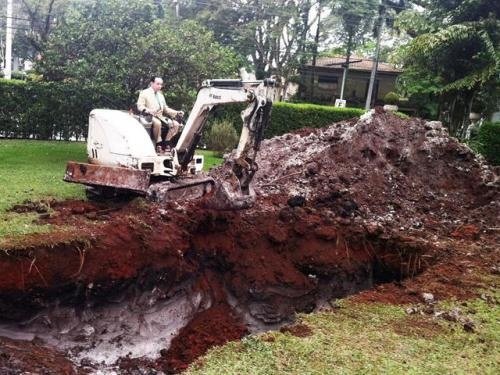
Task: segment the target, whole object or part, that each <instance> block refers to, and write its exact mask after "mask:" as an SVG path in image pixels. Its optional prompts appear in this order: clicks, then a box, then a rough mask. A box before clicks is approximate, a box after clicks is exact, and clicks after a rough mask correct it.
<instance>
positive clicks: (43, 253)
mask: <svg viewBox="0 0 500 375" xmlns="http://www.w3.org/2000/svg"><path fill="white" fill-rule="evenodd" d="M258 163H259V165H260V170H259V171H258V173H257V175H256V178H255V188H256V191H257V192H258V194H259V195H258V200H257V202H256V205H255V206H254V207H253V208H251V209H248V210H245V211H239V212H223V211H214V210H210V209H207V208H205V207H206V205H205V204H206V203H207V202H203V201H200V202H194V203H191V204H186V205H183V206H181V205H178V204H176V203H172V204H168V205H158V204H148V203H146V202H144V201H143V200H141V199H137V200H135V201H133V202H130V203H123V202H122V203H108V204H100V205H97V204H92V203H85V202H74V201H73V202H71V201H68V202H63V203H61V204H58V205H55V206H53V207H54V208H55V212H53V213H51V214H49V215H47V213H43V214H42V215H43V216H42V218H41V220H43V221H44V222H49V223H52V224H53V225H55V226H58V225H71V226H72V227H73V228H76V229H75V230H74V232H72V233H68V232H64V231H60V232H56V233H52V234H48V235H47V234H42V235H37V236H33V237H30V238H27V239H25V242H24V244H22V243H21V244H19V243H17V244H16V246H12V248H8V249H5V250H7V251H4V252H0V316H1V318H2V319H11V320H14V321H17V322H19V321H22V320H25V319H27V318H28V317H29V316H32V315H34V314H38V315H37V316H38V317H40V316H41V317H44V318H43V319H40V320H41V321H47V319H46V317H48V320H49V321H61V319H57V318H56V317H54V316H52V317H51V314H53V313H54V311H56V312H57V311H59V312H60V311H61V306H74V309H75V313H73V314H72V315H71V316H75V320H76V321H75V322H72V323H71V324H70V325H68V326H66V327H65V329H64V332H65V334H64V335H61V333H60V332H61V329H60V327H57V325H56V326H55V328H54V327H48V328H45V336H46V337H47V340H48V341H51V342H55V343H56V344H55V345H56V346H57V347H59V348H63V349H64V350H68V348H69V349H70V350H71V351H72V353H73V354H72V355H73V356H72V359H73V360H74V361H75V363H77V365H79V366H83V364H82V362H81V361H82V360H84V362H83V363H85V365H86V366H88V367H90V368H94V369H99V368H101V369H103V368H106V369H108V370H109V368H110V367H109V366H111V367H113V364H109V363H107V364H105V365H106V366H108V367H103V366H104V365H103V364H100V363H93V362H92V358H91V356H90V358H87V357H85V355H84V354H82V353H92V351H96V350H97V351H99V350H101V351H103V350H108V349H109V348H110V347H111V348H112V347H113V345H117V343H120V351H119V353H126V352H127V350H128V349H127V346H126V345H127V342H128V343H135V344H134V345H135V346H137V341H134V340H128V339H127V337H126V336H127V334H128V335H129V336H131V335H134V334H135V335H141V334H142V333H143V332H147V333H144V337H145V338H147V337H152V336H155V337H158V338H159V339H158V343H159V344H158V345H157V347H155V348H153V349H151V348H149V349H148V350H149V352H147V351H144V352H140V353H141V354H139V352H136V353H137V354H135V356H139V355H141V356H143V358H141V359H137V358H136V357H135V356H134V355H132V356H130V355H129V356H125V355H124V356H123V358H122V360H121V361H119V364H116V366H119V368H120V369H121V370H120V371H121V373H127V371H128V370H127V369H134V368H152V369H157V370H163V371H166V372H172V371H178V370H181V369H182V368H185V366H186V365H187V364H188V363H189V362H191V361H192V360H194V359H195V358H196V357H197V356H198V355H201V354H202V353H204V352H205V351H206V350H207V349H208V348H209V347H210V346H212V345H219V344H222V343H224V342H226V341H227V340H234V339H238V338H239V337H241V336H243V335H244V334H245V333H246V332H247V331H250V332H254V331H258V330H262V329H271V328H277V327H279V324H282V323H283V322H288V321H289V320H290V319H291V318H292V317H293V314H294V313H295V312H296V311H305V312H307V311H313V310H314V309H315V308H325V307H328V306H329V302H330V301H331V299H332V298H337V297H342V296H346V295H350V294H353V293H357V292H360V291H363V290H367V289H369V288H372V287H374V286H376V287H375V288H373V289H371V290H369V291H366V292H363V293H361V294H359V297H358V298H359V299H360V300H365V301H389V302H393V303H401V302H412V301H418V300H419V298H420V295H421V293H422V292H432V293H434V295H435V297H436V298H442V297H446V296H450V295H455V296H464V297H465V296H468V295H471V294H472V293H474V287H476V286H477V285H479V284H478V283H479V281H478V280H477V278H475V276H474V275H475V274H476V272H475V271H477V270H482V272H490V268H491V265H492V264H494V262H495V261H498V249H497V244H498V238H497V234H498V232H497V230H498V212H499V199H498V196H499V187H498V184H499V183H498V178H497V177H496V175H495V173H494V171H493V170H492V169H491V168H490V167H488V166H487V165H485V164H483V163H482V161H481V160H480V159H478V158H477V157H476V155H474V154H473V153H472V152H471V151H470V150H469V149H468V148H467V147H465V146H463V145H461V144H460V143H458V142H457V141H456V140H454V139H453V138H450V137H449V136H448V135H447V133H446V131H445V129H443V128H442V127H441V125H440V124H439V123H435V122H425V121H423V120H419V119H411V120H402V119H400V118H398V117H396V116H394V115H392V114H389V113H384V112H380V111H377V112H376V113H371V114H369V115H367V116H364V118H362V119H360V120H353V121H346V122H342V123H339V124H334V125H332V126H330V127H328V128H325V129H315V130H313V129H305V130H302V131H300V132H297V133H294V134H287V135H284V136H281V137H276V138H273V139H271V140H267V141H265V142H264V143H263V145H262V150H261V153H260V157H259V160H258ZM212 173H213V175H215V176H217V175H218V174H221V173H224V171H223V170H221V169H217V170H214V171H213V172H212ZM495 228H496V229H495ZM491 272H493V271H491ZM408 277H409V279H406V280H404V279H405V278H408ZM387 282H392V283H387ZM381 283H385V284H381ZM379 284H381V285H379ZM377 285H378V286H377ZM131 288H132V289H134V290H137V291H140V293H136V294H132V295H133V297H132V299H133V302H134V303H132V304H129V305H127V306H132V307H133V308H132V310H133V309H137V310H138V312H139V315H138V316H137V319H138V320H139V321H140V324H139V325H127V324H125V323H126V322H123V324H124V325H123V327H122V328H120V326H119V325H116V327H114V328H115V329H116V330H117V332H114V331H113V330H111V329H105V328H104V327H102V319H101V320H100V321H99V320H98V319H99V315H98V314H94V317H93V314H92V313H91V311H92V310H95V309H96V307H97V306H101V307H102V306H106V303H110V301H111V300H113V301H120V300H123V299H124V298H128V297H124V296H129V294H130V290H131ZM180 294H183V295H185V296H187V298H186V299H185V301H186V303H185V304H183V306H185V311H184V312H183V313H184V315H183V317H184V318H185V319H187V320H188V321H190V322H189V323H187V325H186V326H185V327H184V328H180V329H178V330H176V329H174V330H171V331H169V332H171V334H172V335H173V336H174V337H175V338H173V339H172V338H166V337H165V336H166V335H167V334H166V330H165V329H166V328H165V326H166V323H167V321H168V320H169V319H172V317H173V316H175V314H176V313H178V312H175V311H174V313H172V314H171V315H169V314H167V313H165V311H167V310H168V305H169V301H172V300H174V299H175V298H177V297H176V296H179V295H180ZM56 296H57V306H56V307H57V308H54V307H51V306H52V305H53V304H54V303H53V301H54V299H55V297H56ZM160 307H161V308H160ZM104 308H105V307H104ZM127 308H128V307H127ZM163 308H165V309H167V310H163ZM115 310H116V309H115ZM118 310H119V309H118ZM47 311H51V313H47ZM103 314H105V313H103ZM108 315H109V314H108ZM101 316H103V315H101ZM117 316H118V317H119V318H117V319H125V318H124V315H120V314H117ZM127 317H128V319H131V318H130V315H127ZM50 318H52V319H50ZM184 318H183V319H184ZM31 321H33V319H31V320H30V322H31ZM13 324H17V323H13ZM144 327H146V328H147V330H146V331H144ZM213 327H219V328H220V329H217V330H214V329H213ZM0 328H1V327H0ZM10 328H11V329H12V327H10ZM32 328H33V324H31V323H30V324H26V321H25V324H24V325H22V326H21V327H18V326H15V329H17V330H20V331H22V330H24V331H27V332H33V331H30V329H32ZM36 328H37V329H38V331H36V332H41V328H40V327H39V325H37V326H36ZM120 330H121V331H122V332H118V331H120ZM215 331H216V332H215ZM0 332H1V331H0ZM81 332H84V333H85V335H84V336H85V337H83V338H82V337H81V336H82V335H81ZM37 335H38V336H39V334H38V333H37ZM148 335H149V336H148ZM162 335H163V336H162ZM169 335H170V333H169ZM56 336H57V337H56ZM76 338H78V340H80V341H78V343H77V344H75V345H73V346H71V345H69V344H67V343H66V344H64V342H63V341H64V340H66V341H71V340H72V339H76ZM70 339H71V340H70ZM128 345H131V344H128ZM131 352H132V351H131ZM75 353H77V354H78V353H80V354H78V355H76V357H75ZM115 354H116V352H115ZM119 355H121V354H119ZM75 358H78V360H75ZM78 361H80V362H78ZM131 371H132V370H131Z"/></svg>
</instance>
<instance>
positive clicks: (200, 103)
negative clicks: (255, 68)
mask: <svg viewBox="0 0 500 375" xmlns="http://www.w3.org/2000/svg"><path fill="white" fill-rule="evenodd" d="M274 85H275V82H274V80H270V79H267V80H263V81H252V82H245V81H240V80H210V81H205V82H204V83H203V86H202V88H201V89H200V91H199V92H198V96H197V99H196V102H195V104H194V107H193V110H192V111H191V113H190V115H189V118H188V120H187V122H186V125H185V127H184V129H183V131H182V134H181V136H180V138H179V140H178V142H177V145H176V147H175V155H174V170H177V171H179V173H182V171H183V170H185V169H186V166H187V165H188V163H189V162H190V161H191V159H192V157H193V155H194V151H195V149H196V146H197V145H198V143H199V141H200V139H201V134H202V131H203V128H204V126H205V124H206V121H207V118H208V114H209V113H210V111H212V110H213V109H214V108H215V107H216V106H219V105H226V104H231V103H248V105H247V107H246V109H245V110H244V111H243V112H242V114H241V118H242V121H243V127H242V131H241V134H240V139H239V142H238V146H237V148H236V150H234V151H233V152H232V153H231V154H230V156H229V158H228V159H227V160H226V161H225V168H224V171H223V173H222V175H219V176H218V178H217V179H216V181H215V184H216V191H215V194H214V197H215V199H214V200H213V203H214V204H213V206H214V207H215V208H218V209H240V208H246V207H249V206H250V205H252V204H253V201H254V193H253V190H252V189H251V185H250V183H251V181H252V179H253V176H254V174H255V172H256V171H257V169H258V166H257V163H256V162H255V158H256V156H257V152H258V151H259V148H260V143H261V141H262V138H263V134H264V130H265V129H266V127H267V125H268V123H269V118H270V114H271V107H272V93H273V91H272V90H271V89H272V88H273V87H274Z"/></svg>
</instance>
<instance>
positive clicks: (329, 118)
mask: <svg viewBox="0 0 500 375" xmlns="http://www.w3.org/2000/svg"><path fill="white" fill-rule="evenodd" d="M243 109H244V106H241V105H237V106H235V105H232V106H227V107H221V108H219V109H217V110H216V112H215V116H214V117H215V119H214V120H213V121H217V119H224V120H226V121H229V122H230V123H232V124H233V125H234V127H235V129H236V131H237V132H238V133H239V132H240V130H241V126H242V122H241V117H240V112H241V111H242V110H243ZM363 113H364V110H362V109H358V108H336V107H333V106H326V105H318V104H309V103H288V102H275V103H274V104H273V108H272V112H271V121H270V123H269V126H268V128H267V129H266V131H265V133H264V137H265V138H271V137H274V136H277V135H282V134H285V133H289V132H291V131H293V130H297V129H301V128H321V127H324V126H327V125H330V124H332V123H334V122H338V121H342V120H347V119H350V118H353V117H358V116H361V115H362V114H363Z"/></svg>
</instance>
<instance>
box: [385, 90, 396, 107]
mask: <svg viewBox="0 0 500 375" xmlns="http://www.w3.org/2000/svg"><path fill="white" fill-rule="evenodd" d="M384 102H385V104H392V105H396V104H398V103H399V95H398V94H396V93H395V92H393V91H389V92H388V93H387V94H385V96H384Z"/></svg>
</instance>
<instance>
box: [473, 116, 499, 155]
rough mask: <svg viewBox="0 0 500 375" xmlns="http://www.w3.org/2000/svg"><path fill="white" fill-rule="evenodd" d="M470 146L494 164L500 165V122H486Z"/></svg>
mask: <svg viewBox="0 0 500 375" xmlns="http://www.w3.org/2000/svg"><path fill="white" fill-rule="evenodd" d="M470 146H471V147H472V148H473V149H474V150H475V151H477V152H479V153H480V154H481V155H483V156H484V158H485V159H486V160H487V161H488V162H489V163H491V164H493V165H500V122H485V123H484V124H483V125H481V127H480V128H479V130H478V131H477V134H476V135H475V136H474V137H473V138H472V139H471V141H470Z"/></svg>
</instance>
